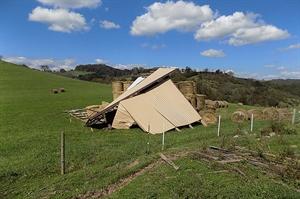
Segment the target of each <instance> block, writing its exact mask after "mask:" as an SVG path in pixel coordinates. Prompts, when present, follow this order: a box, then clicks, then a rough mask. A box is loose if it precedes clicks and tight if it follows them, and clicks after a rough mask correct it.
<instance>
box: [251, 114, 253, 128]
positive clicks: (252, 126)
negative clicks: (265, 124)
mask: <svg viewBox="0 0 300 199" xmlns="http://www.w3.org/2000/svg"><path fill="white" fill-rule="evenodd" d="M252 130H253V113H252V114H251V132H252Z"/></svg>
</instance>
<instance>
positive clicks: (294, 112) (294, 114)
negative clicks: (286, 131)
mask: <svg viewBox="0 0 300 199" xmlns="http://www.w3.org/2000/svg"><path fill="white" fill-rule="evenodd" d="M295 118H296V109H294V111H293V119H292V124H295Z"/></svg>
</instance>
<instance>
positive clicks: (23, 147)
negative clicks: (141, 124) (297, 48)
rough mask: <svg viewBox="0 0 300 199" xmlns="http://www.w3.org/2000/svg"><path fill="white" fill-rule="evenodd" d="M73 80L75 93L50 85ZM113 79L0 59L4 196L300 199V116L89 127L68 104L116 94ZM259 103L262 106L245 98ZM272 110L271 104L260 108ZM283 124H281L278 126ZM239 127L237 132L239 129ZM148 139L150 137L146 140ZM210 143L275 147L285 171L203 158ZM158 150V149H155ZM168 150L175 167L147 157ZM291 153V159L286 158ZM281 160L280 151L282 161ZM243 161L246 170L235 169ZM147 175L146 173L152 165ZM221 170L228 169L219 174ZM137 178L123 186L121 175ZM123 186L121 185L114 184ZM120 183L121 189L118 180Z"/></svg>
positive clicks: (225, 113)
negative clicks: (165, 128)
mask: <svg viewBox="0 0 300 199" xmlns="http://www.w3.org/2000/svg"><path fill="white" fill-rule="evenodd" d="M59 88H64V89H65V91H66V92H59V93H57V94H53V93H51V89H59ZM111 91H112V90H111V86H110V85H104V84H98V83H92V82H85V81H79V80H75V79H70V78H66V77H62V76H58V75H55V74H52V73H48V72H41V71H38V70H34V69H29V68H25V67H21V66H16V65H13V64H9V63H6V62H3V61H0V137H1V138H0V198H76V197H77V198H89V197H92V196H93V195H95V196H98V197H99V198H100V197H102V196H101V192H102V191H103V190H107V189H108V188H110V187H112V190H113V192H112V194H107V195H106V196H103V198H299V197H300V192H299V189H300V176H299V174H298V173H297V172H298V171H299V170H297V169H299V168H300V165H299V156H300V139H299V134H300V121H299V113H298V111H299V109H297V115H296V122H295V124H294V125H291V121H281V123H279V124H278V123H277V121H276V122H275V123H274V121H259V122H258V121H255V122H254V128H253V131H252V132H251V131H250V121H248V122H245V123H233V122H231V119H230V116H231V114H232V113H233V112H234V111H235V110H236V109H238V108H241V107H238V106H237V105H235V104H229V107H228V108H222V109H217V115H221V130H220V136H219V137H218V136H217V127H218V126H217V124H214V125H208V126H207V127H204V126H203V125H201V124H198V123H196V124H193V127H194V128H193V129H191V128H189V127H183V128H181V132H177V131H175V130H174V131H169V132H166V133H165V146H164V150H163V151H162V135H150V136H148V134H147V133H145V132H143V131H142V130H141V129H139V128H133V129H130V130H110V131H104V130H102V129H91V128H89V127H84V123H83V122H82V121H79V120H77V119H75V118H73V117H72V116H70V115H69V114H68V113H65V111H66V110H73V109H82V108H84V107H86V106H89V105H94V104H101V103H102V101H107V102H111V101H112V93H111ZM242 108H245V109H246V110H247V109H251V108H253V107H250V106H249V107H248V106H243V107H242ZM256 108H259V109H263V108H264V107H256ZM276 125H277V129H279V130H280V132H278V133H276V136H273V137H269V136H263V135H261V131H262V129H266V128H269V127H270V126H276ZM278 126H279V127H278ZM62 132H64V133H65V151H66V155H65V156H66V173H65V174H64V175H61V172H60V169H61V167H60V166H61V164H60V163H61V162H60V161H61V159H60V158H61V156H60V155H61V154H60V147H61V146H60V144H61V133H62ZM235 135H238V137H235V138H234V136H235ZM148 141H149V145H148V144H147V143H148ZM209 146H217V147H223V148H227V149H231V148H233V147H234V146H242V147H245V148H246V149H248V150H251V151H256V152H257V153H259V154H263V153H270V154H274V155H276V157H278V158H281V159H280V160H282V158H283V159H284V158H285V157H288V158H291V159H292V160H295V161H293V165H290V164H288V163H286V165H285V166H286V168H288V169H286V170H284V171H282V173H280V174H278V173H277V175H275V176H270V175H267V174H266V172H265V171H263V169H261V168H260V167H254V166H253V165H250V164H249V163H248V162H247V161H242V162H238V163H233V164H230V165H228V164H225V165H220V164H217V163H214V162H207V161H203V160H202V159H201V158H199V157H198V156H197V155H195V154H194V153H193V151H198V150H204V149H207V148H209ZM148 149H149V150H148ZM160 152H162V153H163V154H165V155H166V156H172V155H174V154H179V153H184V152H186V153H187V154H186V155H183V156H180V157H178V158H176V159H174V163H175V164H176V165H178V166H179V167H180V169H179V170H178V171H175V170H174V168H173V167H172V166H170V165H169V164H167V163H165V162H163V163H161V164H157V165H156V166H154V167H153V168H151V169H145V168H147V166H148V165H151V164H154V163H156V162H158V161H159V160H160V156H159V154H158V153H160ZM283 156H284V157H283ZM278 161H279V159H278ZM233 168H239V170H241V171H243V173H244V174H245V176H242V175H240V174H239V173H237V172H234V171H233ZM143 169H145V170H144V172H142V173H140V174H139V175H137V174H138V173H139V172H141V171H143ZM219 170H230V172H226V173H218V174H211V173H210V172H214V171H219ZM130 176H135V177H132V179H131V180H130V181H129V182H128V183H125V184H124V185H123V186H119V187H118V186H117V185H118V184H120V182H121V181H122V179H123V180H124V179H130ZM114 185H116V186H114ZM114 187H115V188H114Z"/></svg>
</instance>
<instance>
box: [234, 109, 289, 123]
mask: <svg viewBox="0 0 300 199" xmlns="http://www.w3.org/2000/svg"><path fill="white" fill-rule="evenodd" d="M252 114H253V120H275V119H283V120H291V119H292V114H291V112H290V111H288V110H287V109H279V110H277V109H275V108H266V109H264V110H263V111H261V110H257V109H250V110H248V111H245V110H244V109H237V110H236V111H235V112H234V113H233V114H232V115H231V120H232V121H233V122H245V121H247V120H251V117H252Z"/></svg>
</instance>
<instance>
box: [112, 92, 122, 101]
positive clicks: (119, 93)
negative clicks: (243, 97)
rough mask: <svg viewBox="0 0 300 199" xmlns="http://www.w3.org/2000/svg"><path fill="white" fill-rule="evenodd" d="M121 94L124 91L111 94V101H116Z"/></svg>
mask: <svg viewBox="0 0 300 199" xmlns="http://www.w3.org/2000/svg"><path fill="white" fill-rule="evenodd" d="M123 93H124V91H119V92H113V100H115V99H117V98H118V97H119V96H120V95H122V94H123Z"/></svg>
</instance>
